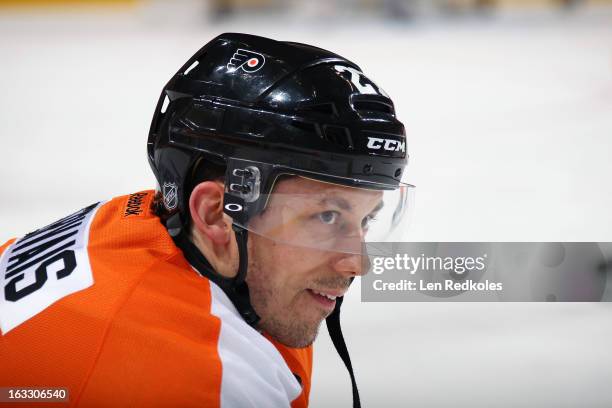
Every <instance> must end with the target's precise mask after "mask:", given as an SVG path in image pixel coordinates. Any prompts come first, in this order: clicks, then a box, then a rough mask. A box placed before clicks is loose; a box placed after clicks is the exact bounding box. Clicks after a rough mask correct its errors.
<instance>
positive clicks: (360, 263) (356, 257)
mask: <svg viewBox="0 0 612 408" xmlns="http://www.w3.org/2000/svg"><path fill="white" fill-rule="evenodd" d="M333 268H334V270H335V271H336V272H339V273H341V274H342V275H344V276H346V277H350V278H353V277H355V276H363V275H365V274H366V273H368V271H369V270H370V260H369V259H368V257H367V256H363V255H361V254H345V255H342V256H341V257H339V258H336V259H335V260H334V263H333Z"/></svg>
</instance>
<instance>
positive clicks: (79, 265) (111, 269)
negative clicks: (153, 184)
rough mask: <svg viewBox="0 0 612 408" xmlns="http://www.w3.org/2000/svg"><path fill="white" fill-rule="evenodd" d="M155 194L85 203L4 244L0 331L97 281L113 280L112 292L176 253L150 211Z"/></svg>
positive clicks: (0, 264)
mask: <svg viewBox="0 0 612 408" xmlns="http://www.w3.org/2000/svg"><path fill="white" fill-rule="evenodd" d="M154 194H155V193H154V191H142V192H138V193H133V194H130V195H126V196H122V197H117V198H114V199H112V200H109V201H106V202H98V203H95V204H92V205H89V206H87V207H85V208H83V209H81V210H79V211H77V212H75V213H73V214H70V215H68V216H66V217H64V218H62V219H60V220H58V221H55V222H53V223H51V224H49V225H47V226H46V227H43V228H40V229H38V230H36V231H33V232H31V233H28V234H26V235H25V236H23V237H21V238H18V239H17V240H15V241H14V242H13V243H11V244H10V245H5V247H4V251H3V252H2V253H1V254H0V289H2V292H1V293H0V329H1V330H2V333H3V334H6V333H7V332H8V331H10V330H12V329H13V328H15V327H17V326H19V325H20V324H22V323H23V322H25V321H27V320H28V319H30V318H32V317H33V316H35V315H37V314H39V313H40V312H42V311H43V310H45V309H46V308H48V307H49V306H51V305H52V304H53V303H55V302H57V301H59V300H60V299H63V298H66V297H69V295H72V294H74V293H76V292H79V291H82V290H84V289H86V288H89V287H91V286H92V285H94V283H98V281H114V282H116V285H113V286H112V287H114V288H115V289H113V290H116V291H120V290H121V288H122V287H126V286H128V283H129V282H130V281H131V280H133V279H137V277H138V275H139V273H141V272H142V271H143V270H144V269H146V268H148V267H150V266H151V265H152V264H154V263H155V262H156V261H158V260H159V259H164V258H168V257H171V256H172V255H173V254H175V253H176V252H177V249H176V247H175V246H174V244H173V242H172V239H171V238H170V236H169V235H168V234H167V232H166V229H165V228H164V226H163V225H162V224H161V223H160V221H159V218H158V217H157V216H155V215H154V214H153V213H152V211H151V203H152V201H153V197H154ZM2 248H3V247H0V251H2ZM98 286H100V285H98ZM102 286H104V285H102ZM109 295H111V296H112V293H111V294H109Z"/></svg>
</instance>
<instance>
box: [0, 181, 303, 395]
mask: <svg viewBox="0 0 612 408" xmlns="http://www.w3.org/2000/svg"><path fill="white" fill-rule="evenodd" d="M153 194H154V192H153V191H145V192H140V193H135V194H131V195H129V196H124V197H118V198H115V199H113V200H111V201H108V202H106V203H98V204H94V205H91V206H89V207H86V208H84V209H83V210H81V211H78V212H77V213H75V214H72V215H70V216H68V217H66V218H64V219H62V220H60V221H57V222H55V223H53V224H51V225H49V226H47V227H45V228H41V229H39V230H37V231H35V232H33V233H30V234H28V235H26V236H24V237H23V238H20V239H17V240H16V241H9V242H8V243H7V244H5V245H4V246H2V247H0V288H1V289H2V293H1V294H0V329H1V330H2V335H1V336H0V387H9V386H10V387H34V386H36V387H64V388H67V389H68V390H69V405H70V406H87V407H89V406H110V405H112V406H115V405H118V406H133V407H156V406H180V407H190V406H193V407H196V406H197V407H284V406H291V407H305V406H307V405H308V394H309V391H310V377H311V369H312V348H311V347H308V348H304V349H291V348H288V347H285V346H283V345H281V344H278V343H276V342H274V341H271V340H269V339H268V338H266V337H264V336H263V335H262V334H260V333H259V332H257V331H256V330H254V329H253V328H251V327H250V326H248V325H247V324H246V323H245V322H244V321H243V320H242V319H241V317H240V315H239V314H238V312H237V311H236V309H235V308H234V306H233V305H232V303H231V302H230V301H229V299H228V298H227V296H226V295H225V294H224V293H223V291H222V290H221V289H220V288H219V287H218V286H216V285H215V284H214V283H213V282H211V281H209V280H208V279H206V278H203V277H201V276H200V275H199V274H198V273H197V272H196V271H195V270H194V269H193V268H192V267H191V266H190V265H189V264H188V263H187V261H186V260H185V258H184V257H183V255H182V252H181V251H180V250H179V249H178V248H177V247H176V246H175V245H174V242H173V241H172V239H171V238H170V236H169V235H168V233H167V231H166V229H165V228H164V226H163V225H162V224H161V223H160V221H159V218H157V217H156V216H155V215H153V214H152V213H151V211H150V203H151V200H152V198H153ZM51 405H53V404H45V405H44V406H51ZM59 405H61V406H66V404H65V403H64V404H59ZM19 406H23V405H19Z"/></svg>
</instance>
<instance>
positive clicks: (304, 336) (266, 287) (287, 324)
mask: <svg viewBox="0 0 612 408" xmlns="http://www.w3.org/2000/svg"><path fill="white" fill-rule="evenodd" d="M247 284H248V285H249V295H250V297H251V304H252V305H253V308H254V309H255V311H256V312H257V314H258V315H259V317H260V318H261V320H260V322H259V328H260V329H262V330H264V331H265V332H267V333H268V334H269V335H270V336H272V338H274V339H275V340H277V341H279V342H280V343H282V344H284V345H286V346H288V347H293V348H303V347H307V346H309V345H311V344H312V343H313V342H314V341H315V339H316V338H317V334H318V333H319V327H320V325H321V322H322V321H323V319H325V317H327V316H326V315H325V313H324V312H322V313H321V317H320V319H316V320H315V321H311V322H306V321H301V320H300V319H299V315H298V312H299V311H298V310H291V309H288V308H287V307H284V305H282V304H281V303H280V299H282V298H283V297H282V292H283V291H282V288H278V287H276V286H275V285H274V283H273V281H272V279H270V278H269V277H268V276H267V275H266V272H265V271H264V269H263V268H261V267H260V265H259V263H258V262H257V260H256V259H252V257H251V259H249V269H248V274H247ZM305 295H307V294H305Z"/></svg>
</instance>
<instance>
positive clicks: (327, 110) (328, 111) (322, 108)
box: [297, 102, 338, 116]
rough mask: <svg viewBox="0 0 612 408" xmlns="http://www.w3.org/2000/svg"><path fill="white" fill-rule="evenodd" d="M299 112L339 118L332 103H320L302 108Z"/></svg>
mask: <svg viewBox="0 0 612 408" xmlns="http://www.w3.org/2000/svg"><path fill="white" fill-rule="evenodd" d="M297 110H298V112H314V113H322V114H324V115H334V116H338V112H337V110H336V106H335V105H334V104H333V103H331V102H330V103H319V104H316V105H307V106H301V107H299V108H298V109H297Z"/></svg>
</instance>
